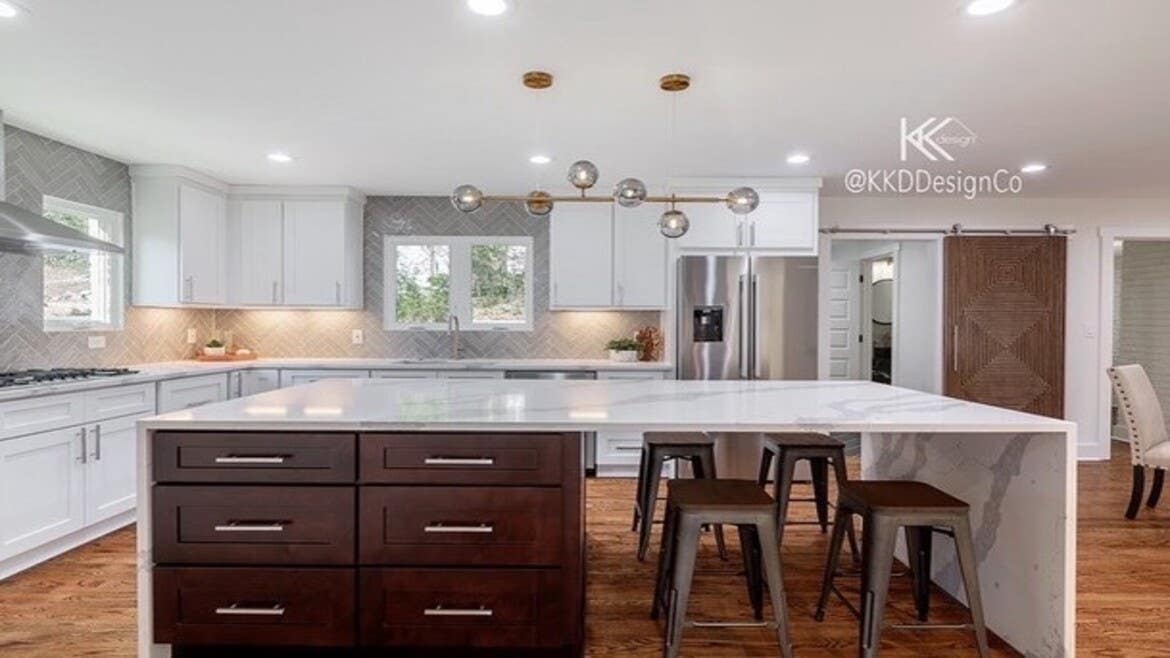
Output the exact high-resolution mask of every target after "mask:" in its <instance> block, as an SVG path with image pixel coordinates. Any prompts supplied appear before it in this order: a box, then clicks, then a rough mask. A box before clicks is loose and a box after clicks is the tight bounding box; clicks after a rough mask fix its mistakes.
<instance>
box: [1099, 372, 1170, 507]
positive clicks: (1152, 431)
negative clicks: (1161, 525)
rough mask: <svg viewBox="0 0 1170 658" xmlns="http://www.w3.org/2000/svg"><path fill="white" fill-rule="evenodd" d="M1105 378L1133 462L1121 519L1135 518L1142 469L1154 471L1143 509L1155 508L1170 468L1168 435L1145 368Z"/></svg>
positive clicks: (1143, 479) (1143, 477)
mask: <svg viewBox="0 0 1170 658" xmlns="http://www.w3.org/2000/svg"><path fill="white" fill-rule="evenodd" d="M1109 378H1110V379H1112V380H1113V389H1114V390H1115V391H1117V397H1118V405H1119V406H1120V409H1121V415H1122V416H1123V417H1124V418H1125V427H1126V429H1127V430H1128V431H1129V454H1130V460H1131V461H1132V462H1133V493H1132V494H1131V495H1130V499H1129V509H1127V510H1126V511H1125V518H1127V519H1132V518H1134V517H1135V516H1137V513H1138V508H1140V507H1141V504H1142V494H1143V493H1144V490H1145V483H1146V469H1147V468H1152V469H1154V486H1153V488H1152V489H1151V490H1150V498H1149V500H1147V501H1146V506H1148V507H1154V506H1156V505H1157V504H1158V497H1159V496H1161V495H1162V481H1163V479H1164V478H1165V476H1166V469H1167V468H1170V432H1168V431H1167V429H1166V417H1165V416H1163V415H1162V404H1161V403H1160V402H1158V395H1157V393H1156V392H1155V391H1154V385H1153V384H1151V383H1150V378H1149V376H1148V375H1146V370H1145V368H1143V367H1141V366H1140V365H1137V364H1133V365H1127V366H1115V367H1113V368H1109Z"/></svg>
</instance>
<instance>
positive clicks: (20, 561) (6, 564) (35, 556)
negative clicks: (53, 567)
mask: <svg viewBox="0 0 1170 658" xmlns="http://www.w3.org/2000/svg"><path fill="white" fill-rule="evenodd" d="M134 520H135V518H134V510H128V511H125V512H122V513H121V514H119V515H117V516H113V517H110V518H108V519H106V520H105V521H100V522H98V523H95V524H94V525H91V526H88V527H85V528H82V529H81V530H78V531H77V532H74V533H72V534H69V535H65V536H64V537H60V538H58V539H55V540H53V541H51V542H49V543H47V544H43V545H41V546H38V547H36V548H34V549H32V550H29V551H25V552H23V553H21V554H20V555H16V556H13V557H10V558H8V559H7V560H4V561H3V562H0V580H4V579H5V578H8V577H10V576H12V575H14V574H18V573H20V572H21V571H24V570H26V569H31V568H32V567H35V566H37V565H38V564H41V563H42V562H46V561H48V560H51V559H53V558H55V557H57V556H58V555H61V554H63V553H68V552H69V551H71V550H73V549H75V548H77V547H78V546H81V545H83V544H88V543H89V542H91V541H93V540H95V539H97V538H98V537H101V536H102V535H108V534H110V533H111V532H113V531H115V530H118V529H120V528H125V527H126V526H128V525H130V524H132V523H134Z"/></svg>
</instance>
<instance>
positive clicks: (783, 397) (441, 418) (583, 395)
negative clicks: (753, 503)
mask: <svg viewBox="0 0 1170 658" xmlns="http://www.w3.org/2000/svg"><path fill="white" fill-rule="evenodd" d="M142 423H143V426H144V427H146V428H150V429H163V428H170V429H180V428H198V429H256V430H264V429H287V428H303V429H312V430H418V429H425V430H432V431H433V430H440V431H442V430H471V431H490V430H529V431H532V430H568V431H595V430H632V431H649V430H665V431H670V430H677V431H682V430H709V431H767V430H771V431H779V430H807V431H812V430H834V431H856V432H971V433H980V432H989V433H1007V432H1067V433H1069V434H1070V436H1071V435H1073V434H1075V432H1073V428H1074V427H1075V426H1074V425H1073V424H1072V423H1069V422H1066V421H1062V420H1054V419H1051V418H1045V417H1041V416H1034V415H1031V414H1025V413H1020V412H1016V411H1010V410H1006V409H1000V408H997V407H991V406H987V405H982V404H976V403H972V402H965V401H962V400H956V399H953V398H946V397H942V396H938V395H931V394H927V393H921V392H918V391H912V390H908V389H903V388H896V387H892V386H884V385H881V384H874V383H870V382H858V381H678V380H646V381H637V380H634V381H631V380H598V381H523V380H486V381H485V380H450V379H436V380H412V381H401V380H381V379H352V380H340V379H335V380H324V381H319V382H316V383H313V384H308V385H305V386H297V387H293V388H288V389H281V390H277V391H271V392H268V393H263V394H260V395H254V396H251V397H247V398H240V399H237V400H229V401H227V402H220V403H217V404H211V405H206V406H202V407H197V408H194V409H189V410H185V411H178V412H173V413H169V414H164V415H161V416H157V417H154V418H151V419H147V420H144V421H142Z"/></svg>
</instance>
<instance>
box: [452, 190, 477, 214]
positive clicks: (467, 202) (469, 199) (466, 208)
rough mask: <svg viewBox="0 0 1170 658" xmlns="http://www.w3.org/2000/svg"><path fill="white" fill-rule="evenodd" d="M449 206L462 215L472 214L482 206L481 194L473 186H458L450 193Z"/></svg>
mask: <svg viewBox="0 0 1170 658" xmlns="http://www.w3.org/2000/svg"><path fill="white" fill-rule="evenodd" d="M451 205H453V206H455V209H456V210H458V211H459V212H462V213H473V212H475V211H476V210H479V209H480V208H481V207H482V206H483V192H482V191H481V190H480V189H479V188H478V187H476V186H474V185H460V186H459V187H457V188H455V191H454V192H452V193H451Z"/></svg>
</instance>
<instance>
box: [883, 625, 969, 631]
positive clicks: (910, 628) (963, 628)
mask: <svg viewBox="0 0 1170 658" xmlns="http://www.w3.org/2000/svg"><path fill="white" fill-rule="evenodd" d="M886 628H896V629H898V630H903V631H973V630H975V624H886Z"/></svg>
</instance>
